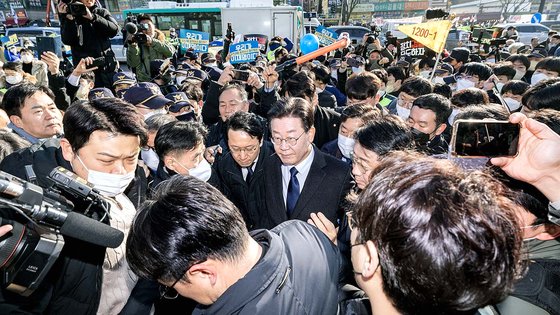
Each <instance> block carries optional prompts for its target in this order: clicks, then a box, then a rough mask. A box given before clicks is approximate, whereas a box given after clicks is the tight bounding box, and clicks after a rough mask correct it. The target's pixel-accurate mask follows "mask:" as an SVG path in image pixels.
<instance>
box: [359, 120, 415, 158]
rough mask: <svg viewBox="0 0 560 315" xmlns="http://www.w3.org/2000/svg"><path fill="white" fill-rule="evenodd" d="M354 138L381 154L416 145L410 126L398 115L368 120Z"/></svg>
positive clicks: (363, 145)
mask: <svg viewBox="0 0 560 315" xmlns="http://www.w3.org/2000/svg"><path fill="white" fill-rule="evenodd" d="M354 139H356V141H357V142H358V143H359V144H360V145H361V146H362V147H364V148H365V149H367V150H369V151H373V152H375V154H377V155H379V156H383V155H386V154H387V153H389V152H391V151H395V150H406V149H410V148H412V147H413V145H414V140H413V137H412V132H411V131H410V127H408V126H407V124H406V123H405V122H404V121H403V120H402V119H401V118H400V117H398V116H395V115H385V116H383V118H382V119H376V120H372V121H369V122H367V123H366V124H365V125H363V126H362V127H361V128H359V129H358V130H356V132H355V133H354Z"/></svg>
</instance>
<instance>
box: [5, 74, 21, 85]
mask: <svg viewBox="0 0 560 315" xmlns="http://www.w3.org/2000/svg"><path fill="white" fill-rule="evenodd" d="M21 81H23V75H22V74H21V73H18V74H16V75H9V76H6V82H8V83H9V84H11V85H16V84H19V83H21Z"/></svg>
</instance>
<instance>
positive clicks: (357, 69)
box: [352, 67, 364, 74]
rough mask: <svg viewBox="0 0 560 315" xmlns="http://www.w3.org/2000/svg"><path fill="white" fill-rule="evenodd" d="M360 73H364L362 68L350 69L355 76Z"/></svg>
mask: <svg viewBox="0 0 560 315" xmlns="http://www.w3.org/2000/svg"><path fill="white" fill-rule="evenodd" d="M362 71H364V69H363V68H362V67H358V68H356V67H352V72H354V73H355V74H360V73H362Z"/></svg>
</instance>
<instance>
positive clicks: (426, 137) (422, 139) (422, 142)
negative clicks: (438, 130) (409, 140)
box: [411, 128, 431, 146]
mask: <svg viewBox="0 0 560 315" xmlns="http://www.w3.org/2000/svg"><path fill="white" fill-rule="evenodd" d="M411 132H412V136H413V138H414V142H415V143H416V145H418V146H426V145H428V142H430V140H431V139H430V137H431V134H429V133H423V132H422V131H420V130H418V129H416V128H412V130H411Z"/></svg>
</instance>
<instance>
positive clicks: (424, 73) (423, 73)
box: [420, 70, 432, 79]
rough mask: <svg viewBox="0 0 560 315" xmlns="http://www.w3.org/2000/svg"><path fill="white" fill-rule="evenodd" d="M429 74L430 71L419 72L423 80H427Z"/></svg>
mask: <svg viewBox="0 0 560 315" xmlns="http://www.w3.org/2000/svg"><path fill="white" fill-rule="evenodd" d="M431 74H432V71H430V70H424V71H420V76H421V77H422V78H424V79H429V78H430V75H431Z"/></svg>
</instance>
